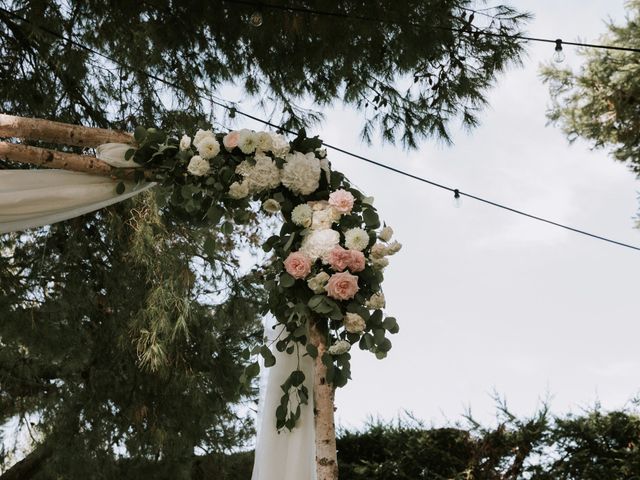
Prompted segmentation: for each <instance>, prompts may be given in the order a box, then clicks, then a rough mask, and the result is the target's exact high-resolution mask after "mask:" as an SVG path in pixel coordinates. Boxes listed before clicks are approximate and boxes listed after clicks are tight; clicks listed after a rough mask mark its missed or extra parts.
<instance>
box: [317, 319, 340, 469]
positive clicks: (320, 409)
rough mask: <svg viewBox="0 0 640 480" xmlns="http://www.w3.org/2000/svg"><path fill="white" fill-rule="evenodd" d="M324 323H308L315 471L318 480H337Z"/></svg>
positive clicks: (331, 396)
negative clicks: (312, 359) (315, 352)
mask: <svg viewBox="0 0 640 480" xmlns="http://www.w3.org/2000/svg"><path fill="white" fill-rule="evenodd" d="M326 330H327V321H326V320H324V319H321V320H315V321H312V323H311V329H310V340H311V343H312V344H313V345H315V347H316V348H317V349H318V356H317V357H316V359H315V365H314V379H313V383H314V385H313V387H314V388H313V399H314V416H315V425H316V468H317V472H318V480H337V478H338V455H337V450H336V427H335V422H334V415H333V413H334V405H335V389H334V388H333V386H332V385H331V384H329V382H327V378H326V377H327V367H326V366H325V365H324V363H323V362H322V356H323V354H324V353H325V351H326V349H327V343H326V338H327V337H326Z"/></svg>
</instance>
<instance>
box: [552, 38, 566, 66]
mask: <svg viewBox="0 0 640 480" xmlns="http://www.w3.org/2000/svg"><path fill="white" fill-rule="evenodd" d="M564 59H565V56H564V52H563V51H562V40H561V39H557V40H556V48H555V51H554V52H553V61H554V62H556V63H562V62H564Z"/></svg>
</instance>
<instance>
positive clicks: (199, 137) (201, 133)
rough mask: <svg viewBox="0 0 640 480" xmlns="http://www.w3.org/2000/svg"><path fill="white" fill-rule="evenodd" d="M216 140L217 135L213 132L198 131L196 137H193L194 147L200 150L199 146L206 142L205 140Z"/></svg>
mask: <svg viewBox="0 0 640 480" xmlns="http://www.w3.org/2000/svg"><path fill="white" fill-rule="evenodd" d="M210 137H211V138H215V135H214V134H213V132H212V131H211V130H202V129H200V130H198V131H197V132H196V134H195V136H194V137H193V146H194V147H196V148H198V145H199V144H200V142H201V141H202V140H204V139H205V138H210Z"/></svg>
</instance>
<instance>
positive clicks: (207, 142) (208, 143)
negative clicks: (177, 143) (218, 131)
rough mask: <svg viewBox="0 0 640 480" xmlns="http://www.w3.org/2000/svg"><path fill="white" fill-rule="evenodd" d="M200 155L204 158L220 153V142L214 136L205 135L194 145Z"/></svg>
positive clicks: (207, 158)
mask: <svg viewBox="0 0 640 480" xmlns="http://www.w3.org/2000/svg"><path fill="white" fill-rule="evenodd" d="M196 148H197V149H198V153H200V156H201V157H202V158H204V159H206V160H209V159H210V158H213V157H215V156H216V155H218V154H219V153H220V144H219V143H218V140H216V138H215V137H205V138H203V139H202V140H200V142H199V143H198V146H197V147H196Z"/></svg>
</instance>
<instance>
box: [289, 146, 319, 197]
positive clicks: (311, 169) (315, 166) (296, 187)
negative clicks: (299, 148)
mask: <svg viewBox="0 0 640 480" xmlns="http://www.w3.org/2000/svg"><path fill="white" fill-rule="evenodd" d="M286 160H287V161H286V162H285V164H284V167H283V169H282V184H283V185H284V186H285V187H287V188H288V189H289V190H291V191H292V192H293V193H297V194H301V195H309V194H311V193H313V192H315V191H316V190H317V189H318V186H319V183H320V160H318V159H317V158H316V157H315V155H314V154H313V153H307V154H306V155H305V154H302V153H300V152H293V153H292V154H291V153H290V154H289V155H287V158H286Z"/></svg>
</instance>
